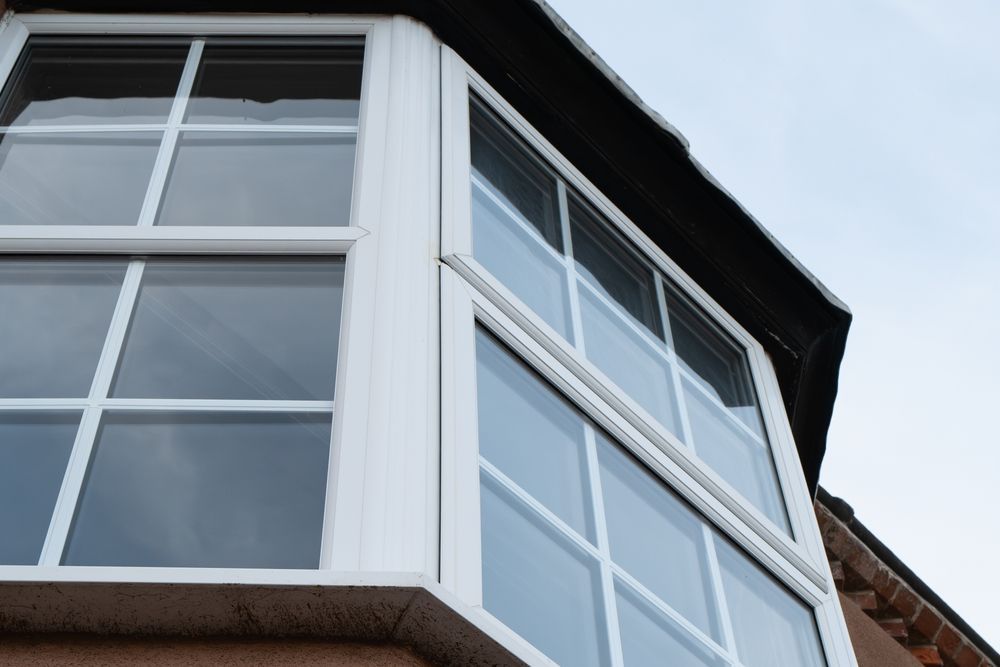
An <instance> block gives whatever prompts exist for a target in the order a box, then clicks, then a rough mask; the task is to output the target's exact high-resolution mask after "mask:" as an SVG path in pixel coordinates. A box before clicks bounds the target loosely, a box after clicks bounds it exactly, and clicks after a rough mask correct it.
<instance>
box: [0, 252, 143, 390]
mask: <svg viewBox="0 0 1000 667" xmlns="http://www.w3.org/2000/svg"><path fill="white" fill-rule="evenodd" d="M125 266H126V262H124V261H87V260H77V259H73V260H69V259H58V260H55V259H53V260H48V259H4V260H3V261H0V313H2V316H0V349H2V350H3V353H2V354H0V398H85V397H86V396H87V395H88V394H89V393H90V385H91V383H92V381H93V379H94V371H95V370H96V369H97V362H98V359H99V358H100V356H101V349H102V348H103V347H104V339H105V337H106V336H107V332H108V326H110V324H111V315H112V314H113V313H114V310H115V304H116V303H117V302H118V293H119V291H120V290H121V284H122V280H123V279H124V277H125Z"/></svg>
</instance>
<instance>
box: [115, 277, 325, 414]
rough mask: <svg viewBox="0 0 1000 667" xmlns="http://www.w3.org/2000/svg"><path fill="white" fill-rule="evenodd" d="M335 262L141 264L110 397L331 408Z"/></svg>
mask: <svg viewBox="0 0 1000 667" xmlns="http://www.w3.org/2000/svg"><path fill="white" fill-rule="evenodd" d="M343 289H344V264H343V261H342V260H323V261H296V260H266V259H265V260H252V261H246V260H237V261H232V260H231V261H221V262H220V261H218V260H213V261H211V262H208V261H204V260H149V261H148V262H147V263H146V266H145V269H144V271H143V276H142V283H141V286H140V290H139V297H138V301H137V304H136V307H135V313H134V315H133V318H132V323H131V326H130V328H129V332H128V336H127V338H126V341H125V346H124V351H123V352H122V357H121V361H120V365H119V369H118V373H117V376H116V378H115V383H114V388H113V390H112V396H116V397H122V398H202V399H203V398H215V399H222V398H230V399H232V398H238V399H255V400H267V399H274V400H332V399H333V383H334V377H335V376H336V367H337V341H338V337H339V331H340V310H341V301H342V299H343Z"/></svg>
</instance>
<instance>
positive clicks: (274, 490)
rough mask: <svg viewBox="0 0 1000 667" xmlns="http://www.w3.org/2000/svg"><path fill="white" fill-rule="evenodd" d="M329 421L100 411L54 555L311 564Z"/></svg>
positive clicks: (88, 560)
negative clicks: (64, 536) (64, 537)
mask: <svg viewBox="0 0 1000 667" xmlns="http://www.w3.org/2000/svg"><path fill="white" fill-rule="evenodd" d="M330 419H331V417H330V415H329V414H314V413H310V414H294V413H292V414H247V413H229V414H226V413H170V412H111V413H106V414H105V416H104V420H103V421H102V424H101V427H100V430H99V432H98V435H97V441H96V444H95V445H94V447H95V450H94V453H93V455H92V458H91V462H90V468H89V470H88V472H87V479H86V481H85V483H84V488H83V491H82V495H81V499H80V502H79V505H78V506H77V511H76V517H75V519H74V522H73V526H72V528H71V530H70V535H69V538H68V544H67V547H66V552H65V554H64V557H63V563H64V564H66V565H121V566H150V567H263V568H269V567H273V568H316V567H317V566H318V565H319V551H320V538H321V534H322V523H323V509H324V503H325V496H326V479H327V459H328V455H329V450H330Z"/></svg>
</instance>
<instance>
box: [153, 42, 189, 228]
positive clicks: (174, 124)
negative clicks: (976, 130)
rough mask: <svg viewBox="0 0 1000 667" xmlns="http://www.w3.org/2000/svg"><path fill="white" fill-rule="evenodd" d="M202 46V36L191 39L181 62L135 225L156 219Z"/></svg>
mask: <svg viewBox="0 0 1000 667" xmlns="http://www.w3.org/2000/svg"><path fill="white" fill-rule="evenodd" d="M204 48H205V40H203V39H196V40H193V41H192V42H191V48H190V50H189V51H188V56H187V62H185V63H184V69H183V70H182V72H181V80H180V83H179V84H178V85H177V96H176V97H175V98H174V103H173V106H171V107H170V115H169V116H168V117H167V129H166V130H165V131H164V133H163V140H162V142H161V143H160V151H159V153H157V154H156V162H155V163H154V164H153V174H152V176H150V178H149V187H148V188H147V189H146V198H145V199H144V200H143V202H142V212H141V213H139V226H141V227H142V226H145V227H149V226H152V224H153V223H154V222H155V221H156V212H157V210H158V209H159V207H160V197H161V196H162V194H163V188H164V186H165V185H166V182H167V174H168V173H169V172H170V163H171V162H172V161H173V159H174V149H175V148H176V146H177V137H178V135H179V134H180V131H179V130H178V127H179V126H180V124H181V121H182V120H183V119H184V112H185V110H186V109H187V103H188V98H189V97H190V95H191V88H192V87H193V86H194V77H195V75H196V74H197V73H198V63H199V62H200V61H201V52H202V50H203V49H204Z"/></svg>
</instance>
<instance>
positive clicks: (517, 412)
mask: <svg viewBox="0 0 1000 667" xmlns="http://www.w3.org/2000/svg"><path fill="white" fill-rule="evenodd" d="M476 348H477V352H476V359H477V370H476V373H477V384H478V388H479V391H478V397H479V454H480V455H481V456H482V457H483V458H485V459H486V460H488V461H489V462H490V463H492V464H493V465H495V466H496V467H497V468H499V469H500V471H501V472H503V473H504V474H505V475H506V476H507V477H509V478H510V479H512V480H513V481H514V482H515V483H516V484H517V485H518V486H520V487H521V488H522V489H524V490H525V491H527V492H528V493H529V494H531V495H532V496H533V497H534V498H536V499H537V500H538V501H539V502H541V503H542V504H543V505H545V506H546V507H547V508H548V509H550V510H551V511H552V512H553V513H554V514H556V515H557V516H558V517H559V518H560V519H562V520H563V521H565V522H566V523H567V524H568V525H569V526H571V527H572V528H573V529H574V530H576V531H577V532H578V533H580V534H581V535H583V536H585V537H587V538H588V539H590V540H591V541H593V517H592V516H591V512H590V510H589V508H590V493H589V491H588V489H587V483H586V481H585V480H586V479H587V469H586V464H587V460H586V452H585V450H584V431H583V420H582V419H581V418H580V416H579V415H578V414H577V413H576V411H575V410H573V409H572V408H571V407H570V406H569V405H567V404H566V402H565V401H564V400H562V398H561V397H560V396H558V395H557V394H556V393H555V392H553V391H552V390H551V389H549V387H548V386H547V385H545V384H544V383H543V382H542V381H541V380H540V379H539V378H538V377H537V376H535V375H534V373H532V372H531V371H530V370H529V369H528V368H527V367H525V366H524V365H523V364H521V363H520V362H519V361H517V360H515V359H514V358H513V357H512V356H511V355H510V354H508V353H507V352H506V351H505V350H503V349H502V348H501V347H500V345H499V343H497V342H496V341H495V340H494V339H493V338H492V337H491V336H490V335H489V334H486V333H484V332H483V331H482V330H481V329H479V330H477V332H476Z"/></svg>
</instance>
